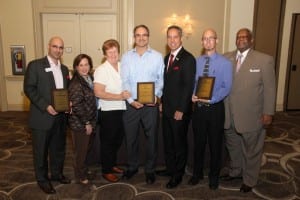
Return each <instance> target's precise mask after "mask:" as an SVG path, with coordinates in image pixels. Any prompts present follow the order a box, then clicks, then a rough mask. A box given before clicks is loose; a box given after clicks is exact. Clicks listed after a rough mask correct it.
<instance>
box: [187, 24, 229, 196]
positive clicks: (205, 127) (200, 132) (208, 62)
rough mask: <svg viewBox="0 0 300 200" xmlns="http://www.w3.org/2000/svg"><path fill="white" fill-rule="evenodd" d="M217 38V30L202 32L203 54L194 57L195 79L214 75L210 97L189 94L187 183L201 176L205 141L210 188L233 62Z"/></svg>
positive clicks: (216, 178)
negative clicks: (189, 165)
mask: <svg viewBox="0 0 300 200" xmlns="http://www.w3.org/2000/svg"><path fill="white" fill-rule="evenodd" d="M217 42H218V39H217V34H216V32H215V31H214V30H213V29H207V30H206V31H204V32H203V35H202V46H203V48H204V50H205V54H204V55H203V56H200V57H199V58H198V59H197V60H196V63H197V69H196V77H195V78H196V83H197V81H198V78H199V77H205V76H208V77H214V78H215V82H214V86H213V89H212V96H211V98H208V99H206V98H203V97H198V96H197V94H196V93H194V95H193V96H192V101H193V102H194V103H195V109H194V113H193V118H192V122H193V133H194V171H193V176H192V178H191V179H190V180H189V182H188V183H189V184H190V185H196V184H197V183H198V182H199V181H200V180H201V179H203V167H204V155H205V149H206V148H205V146H206V143H207V142H208V144H209V151H210V170H209V174H208V179H209V188H210V189H212V190H215V189H217V188H218V186H219V173H220V169H221V151H222V141H223V134H224V131H223V128H224V119H225V111H224V104H223V99H224V98H225V97H226V96H227V95H228V94H229V92H230V89H231V85H232V64H231V62H230V61H229V60H228V59H227V58H225V57H224V56H222V55H220V54H218V53H217V52H216V45H217ZM195 88H197V87H195Z"/></svg>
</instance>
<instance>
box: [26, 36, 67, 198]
mask: <svg viewBox="0 0 300 200" xmlns="http://www.w3.org/2000/svg"><path fill="white" fill-rule="evenodd" d="M63 50H64V42H63V40H62V39H61V38H60V37H53V38H51V39H50V41H49V44H48V55H47V56H46V57H44V58H40V59H37V60H34V61H31V62H30V63H29V64H28V67H27V70H26V74H25V77H24V92H25V94H26V96H27V97H28V98H29V100H30V114H29V126H30V128H31V129H32V145H33V161H34V170H35V177H36V180H37V183H38V185H39V187H40V188H41V189H42V190H43V191H44V192H45V193H48V194H53V193H55V192H56V191H55V189H54V188H53V186H52V184H51V182H50V180H52V181H58V182H60V183H62V184H67V183H70V180H69V179H68V178H66V177H65V176H64V175H63V168H64V160H65V144H66V123H67V116H66V113H65V112H66V111H68V109H69V101H68V95H67V94H68V93H67V90H66V89H67V86H68V82H69V70H68V68H67V67H66V66H65V65H63V64H61V63H60V59H61V56H62V55H63ZM63 89H65V93H64V90H63ZM57 91H59V92H57ZM56 94H59V95H56ZM54 98H59V99H55V100H54ZM53 102H60V103H59V105H57V106H58V107H60V108H61V109H62V110H59V111H58V110H56V109H55V107H56V105H54V104H53ZM63 102H67V103H66V104H64V103H63ZM48 156H49V157H48ZM48 158H49V163H48ZM48 166H50V173H51V179H49V177H48Z"/></svg>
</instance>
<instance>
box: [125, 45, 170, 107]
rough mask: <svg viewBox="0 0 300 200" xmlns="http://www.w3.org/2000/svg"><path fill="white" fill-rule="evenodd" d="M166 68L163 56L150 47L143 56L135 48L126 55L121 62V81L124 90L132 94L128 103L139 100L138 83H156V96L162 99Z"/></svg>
mask: <svg viewBox="0 0 300 200" xmlns="http://www.w3.org/2000/svg"><path fill="white" fill-rule="evenodd" d="M164 67H165V66H164V61H163V57H162V54H161V53H159V52H158V51H155V50H154V49H151V48H150V47H148V49H147V51H145V53H144V54H143V55H142V56H140V55H139V54H138V53H137V51H136V49H135V48H134V49H132V50H130V51H128V52H127V53H125V54H124V55H123V57H122V60H121V79H122V89H123V90H128V91H129V92H130V93H131V98H129V99H127V101H128V103H132V102H133V101H134V99H136V98H137V83H138V82H154V84H155V96H157V97H161V96H162V88H163V73H164Z"/></svg>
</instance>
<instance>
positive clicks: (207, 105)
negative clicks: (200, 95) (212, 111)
mask: <svg viewBox="0 0 300 200" xmlns="http://www.w3.org/2000/svg"><path fill="white" fill-rule="evenodd" d="M219 104H223V101H219V102H218V103H213V104H209V103H203V102H197V103H196V106H197V107H198V108H201V107H214V106H217V105H219Z"/></svg>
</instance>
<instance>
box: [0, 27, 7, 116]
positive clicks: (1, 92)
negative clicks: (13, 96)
mask: <svg viewBox="0 0 300 200" xmlns="http://www.w3.org/2000/svg"><path fill="white" fill-rule="evenodd" d="M2 47H3V43H2V34H1V24H0V74H1V76H0V98H1V99H0V103H1V104H0V111H7V107H8V106H7V93H6V82H5V79H4V77H5V76H4V74H5V73H4V56H3V48H2Z"/></svg>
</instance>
